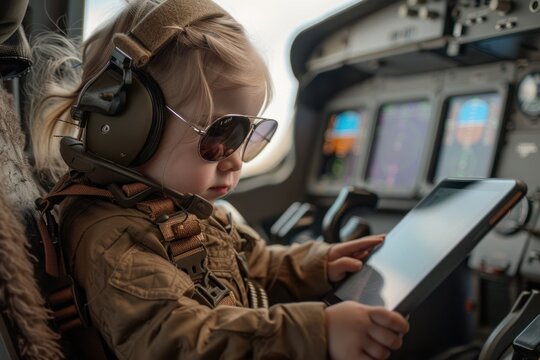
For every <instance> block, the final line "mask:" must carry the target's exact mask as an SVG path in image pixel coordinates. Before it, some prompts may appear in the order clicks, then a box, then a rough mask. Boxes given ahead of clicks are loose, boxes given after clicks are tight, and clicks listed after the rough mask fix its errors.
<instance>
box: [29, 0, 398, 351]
mask: <svg viewBox="0 0 540 360" xmlns="http://www.w3.org/2000/svg"><path fill="white" fill-rule="evenodd" d="M161 3H168V6H171V4H174V6H178V7H179V8H180V7H183V8H184V11H185V9H188V10H189V11H187V12H190V11H191V8H198V7H200V6H202V7H207V8H208V9H211V10H203V15H202V16H200V15H199V16H196V17H195V18H193V19H191V20H190V21H189V22H188V23H187V24H182V21H180V22H179V23H177V22H175V21H171V17H170V16H168V17H166V19H165V20H163V19H160V21H157V22H155V24H159V25H156V26H158V27H155V28H147V29H145V31H147V32H153V34H152V35H155V34H160V33H161V32H163V31H169V30H170V29H171V28H172V29H175V36H174V37H173V39H172V40H170V41H168V42H167V43H166V44H164V45H163V47H161V48H160V49H159V51H157V52H156V53H155V54H151V56H150V57H149V61H148V63H147V64H145V65H144V66H142V67H141V68H142V71H143V72H144V73H146V74H147V75H149V76H150V77H151V78H152V79H153V80H155V82H156V83H157V84H158V85H159V88H160V89H161V91H162V93H163V96H164V102H165V104H166V105H165V106H164V107H165V108H164V109H162V110H163V111H166V121H165V125H164V126H165V128H164V131H163V135H162V136H161V138H160V142H159V146H158V147H157V150H156V151H155V153H153V155H152V156H151V157H150V158H149V159H148V160H147V161H145V162H143V163H142V164H139V165H136V166H131V168H132V169H133V170H136V171H137V172H138V173H140V174H141V175H142V176H144V177H145V178H147V179H149V180H152V181H153V182H155V183H158V184H160V185H161V186H162V187H163V189H172V190H174V191H177V192H181V193H192V194H197V195H199V196H201V197H202V198H204V199H206V200H208V201H209V202H212V203H213V202H214V201H215V200H217V199H219V198H222V197H223V196H225V195H227V194H228V193H229V192H231V191H232V190H233V189H234V188H235V186H236V185H237V183H238V181H239V178H240V171H241V169H242V163H243V161H248V160H250V159H252V158H253V157H254V156H256V155H257V154H258V153H259V152H260V151H261V150H262V148H263V147H264V145H265V144H266V143H267V142H268V140H269V138H270V137H271V136H272V135H273V132H274V131H275V127H276V126H277V125H276V123H275V122H274V121H273V120H270V119H262V118H257V117H256V115H257V114H259V113H260V111H261V109H262V108H264V105H265V103H266V102H267V101H268V99H269V97H270V85H269V84H270V79H269V75H268V73H267V69H266V67H265V65H264V64H263V61H262V60H261V58H260V57H259V55H258V54H257V53H256V51H255V50H254V48H253V46H252V44H250V42H249V41H248V39H247V37H246V35H245V33H244V31H243V29H242V27H241V26H240V25H239V24H238V23H237V22H236V21H235V20H234V19H232V18H231V17H230V16H229V15H228V14H227V13H226V12H225V11H224V10H222V9H220V8H218V7H217V6H216V5H215V4H213V3H212V2H211V1H210V0H201V1H188V0H169V1H142V0H141V1H134V2H133V3H130V4H129V5H128V6H127V8H126V9H125V10H123V11H122V12H121V13H120V14H119V15H118V16H116V18H115V19H114V20H112V21H111V22H110V23H109V24H108V25H106V26H105V27H103V28H102V29H101V30H99V31H98V32H97V33H96V34H95V35H93V36H92V37H91V38H90V39H89V40H88V41H87V42H86V43H85V44H84V47H83V52H82V53H83V59H82V66H81V67H78V66H76V65H74V62H73V59H77V57H76V56H75V54H73V51H74V47H73V46H71V47H70V46H69V44H66V43H65V41H64V42H61V40H59V39H58V38H57V40H56V41H57V42H60V43H57V46H56V47H55V46H51V45H50V43H48V44H47V45H46V46H43V47H40V46H39V44H37V45H36V46H37V47H36V51H37V52H39V51H48V52H49V53H48V54H43V53H41V54H39V56H40V57H41V58H42V59H45V58H50V57H51V56H52V55H54V56H55V57H56V58H60V59H57V61H56V62H51V63H52V64H53V65H54V64H56V65H55V66H56V68H52V69H51V67H50V66H49V67H46V68H45V69H46V70H44V71H38V74H37V75H39V76H47V75H48V76H49V80H48V81H45V82H43V80H42V82H41V84H42V90H41V91H38V92H39V93H40V94H41V97H40V98H39V99H38V100H36V101H35V103H34V104H35V105H33V107H32V109H33V110H32V119H33V121H34V123H33V132H32V134H33V147H34V151H35V154H36V155H35V156H36V166H37V167H38V169H39V170H41V171H43V172H48V173H49V175H51V174H53V175H54V174H58V172H59V171H60V170H63V171H65V167H62V166H61V160H59V157H58V156H57V153H56V152H54V151H53V150H50V149H51V148H52V145H51V144H53V143H52V140H53V139H54V137H53V135H58V134H59V133H62V134H64V135H69V134H70V130H69V128H66V123H65V122H62V121H61V120H64V121H72V120H71V118H70V117H69V113H70V111H69V110H70V109H71V107H72V106H73V105H74V104H76V103H77V101H78V100H77V99H78V97H79V95H80V93H81V91H83V90H84V86H85V84H87V83H88V81H90V80H91V79H92V78H93V77H95V76H96V74H98V72H99V71H100V69H102V68H103V67H104V66H105V65H106V64H107V62H108V61H109V59H110V56H111V52H112V50H113V47H114V45H113V36H114V35H115V34H118V33H122V34H128V33H130V31H132V30H133V28H134V27H135V26H136V25H137V24H139V22H140V21H141V20H142V19H143V17H144V16H145V15H147V14H149V13H151V11H152V10H155V9H156V8H157V7H158V6H160V4H161ZM201 4H202V5H201ZM161 6H163V4H161ZM173 8H174V7H173ZM196 11H199V12H200V9H198V10H197V9H196ZM196 11H194V12H196ZM169 15H170V14H169ZM182 16H183V15H182V14H180V13H178V17H179V18H182ZM139 28H140V27H139ZM40 49H42V50H40ZM43 49H45V50H43ZM47 49H48V50H47ZM45 55H46V56H45ZM59 64H60V65H59ZM61 65H63V67H62V70H61V71H59V70H58V67H59V66H61ZM38 68H39V66H38ZM81 68H82V73H81ZM43 89H44V90H43ZM128 106H129V104H128ZM227 114H242V116H237V115H227ZM103 131H105V130H103ZM71 132H72V131H71ZM250 134H252V135H250ZM84 136H85V135H84V133H83V135H82V137H83V139H84ZM96 186H98V185H96ZM101 186H103V185H101ZM171 198H172V200H171ZM175 200H176V199H174V196H173V195H171V193H170V192H166V191H164V192H163V194H160V195H159V196H156V195H154V196H153V197H152V198H151V199H145V201H144V202H143V203H139V204H137V206H136V207H133V208H122V207H120V206H119V205H118V204H116V203H115V202H111V201H107V200H103V199H97V198H91V197H86V196H79V197H75V198H70V199H68V200H66V201H64V202H63V203H62V205H61V214H60V238H61V240H62V244H63V248H64V257H65V259H66V261H67V265H68V267H69V268H70V269H71V271H72V273H73V275H74V278H75V279H76V281H77V282H78V284H79V285H80V286H81V287H82V288H83V289H84V291H85V293H86V299H87V305H88V309H89V313H90V317H91V321H92V324H93V326H95V327H96V328H97V329H98V330H99V332H100V333H101V335H102V336H103V338H104V339H105V341H106V342H107V344H108V345H109V347H110V348H111V349H112V350H113V351H114V353H115V354H116V356H118V357H119V358H120V359H175V358H178V359H180V358H182V359H203V358H204V359H217V358H222V359H246V358H254V359H263V358H265V359H270V358H272V359H273V358H280V359H281V358H291V359H324V358H327V357H328V356H329V357H330V358H332V359H385V358H387V357H388V356H389V355H390V351H391V350H395V349H398V348H399V347H400V346H401V344H402V336H403V334H405V333H406V332H407V331H408V324H407V322H406V320H405V319H404V318H403V317H402V316H401V315H399V314H397V313H395V312H390V311H388V310H385V309H384V308H380V307H369V306H364V305H362V304H358V303H354V302H343V303H340V304H337V305H333V306H330V307H326V306H325V305H324V304H323V303H322V302H319V301H317V300H320V298H321V297H322V296H323V295H324V294H325V293H326V292H328V291H330V290H331V289H332V284H334V283H336V282H338V281H340V280H342V279H343V278H344V277H345V275H346V274H347V273H348V272H353V271H358V270H359V269H360V268H361V266H362V261H361V260H362V259H364V258H365V256H366V255H367V254H368V253H369V251H370V250H371V249H372V248H373V247H374V246H376V245H378V244H380V243H381V242H382V241H383V236H370V237H366V238H363V239H359V240H355V241H351V242H348V243H343V244H337V245H333V246H330V245H329V244H325V243H320V242H308V243H304V244H301V245H294V246H290V247H286V246H276V245H274V246H266V245H265V242H264V240H262V239H261V238H260V237H259V236H258V235H257V234H256V233H255V231H253V230H252V229H250V228H249V227H247V226H245V225H243V224H237V223H234V222H233V221H232V220H231V218H230V216H227V214H226V213H225V212H224V211H223V210H221V209H220V208H219V207H217V206H216V207H215V208H214V211H213V213H212V216H210V217H209V218H208V219H200V218H197V217H195V216H194V215H193V214H188V213H186V212H185V211H183V210H182V208H181V207H179V206H178V202H177V201H175ZM167 201H169V202H167ZM156 202H159V204H162V203H163V202H165V203H167V204H169V205H170V207H169V208H168V210H163V209H161V210H159V211H157V213H156V211H154V210H155V208H154V209H153V208H152V204H156ZM149 208H150V210H148V209H149ZM164 216H165V217H164ZM194 259H195V260H194ZM201 259H202V262H201V261H200V260H201ZM278 291H279V292H280V293H281V294H283V292H284V291H285V292H286V293H287V294H289V295H290V298H291V300H292V301H295V302H290V303H284V304H273V303H272V302H271V301H272V299H273V298H274V296H275V295H274V294H275V293H276V292H278ZM266 292H267V293H268V298H269V299H270V306H269V307H268V298H267V296H266Z"/></svg>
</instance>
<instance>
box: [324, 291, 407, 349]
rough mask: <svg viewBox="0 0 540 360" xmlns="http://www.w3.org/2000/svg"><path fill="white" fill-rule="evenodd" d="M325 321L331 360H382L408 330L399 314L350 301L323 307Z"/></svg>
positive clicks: (405, 321)
mask: <svg viewBox="0 0 540 360" xmlns="http://www.w3.org/2000/svg"><path fill="white" fill-rule="evenodd" d="M325 320H326V333H327V334H328V353H329V354H330V358H331V359H332V360H341V359H347V360H349V359H353V360H354V359H386V358H388V357H389V356H390V352H391V351H392V350H397V349H399V348H400V347H401V344H402V342H403V341H402V338H403V335H404V334H406V333H407V332H408V331H409V323H408V322H407V320H405V318H403V316H401V314H399V313H397V312H394V311H389V310H386V309H385V308H383V307H372V306H367V305H362V304H360V303H356V302H353V301H344V302H342V303H339V304H336V305H332V306H330V307H328V308H326V309H325Z"/></svg>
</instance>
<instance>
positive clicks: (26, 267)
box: [0, 88, 62, 359]
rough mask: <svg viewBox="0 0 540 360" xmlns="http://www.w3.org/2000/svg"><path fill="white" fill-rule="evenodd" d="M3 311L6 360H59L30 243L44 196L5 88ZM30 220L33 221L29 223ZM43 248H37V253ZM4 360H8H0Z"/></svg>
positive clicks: (1, 105)
mask: <svg viewBox="0 0 540 360" xmlns="http://www.w3.org/2000/svg"><path fill="white" fill-rule="evenodd" d="M0 164H1V165H0V166H1V167H0V184H2V186H1V187H0V306H1V308H2V323H1V325H2V326H1V333H2V343H1V344H2V345H1V346H2V347H3V350H0V351H4V352H5V354H3V355H6V354H7V355H6V358H7V359H9V358H14V357H15V358H16V357H18V356H20V357H22V358H28V359H38V358H40V359H43V358H46V359H58V358H61V357H62V353H61V350H60V346H59V344H58V339H59V336H58V335H57V334H56V333H55V332H54V331H53V330H52V329H51V328H50V327H49V324H48V321H49V319H50V312H49V311H48V310H47V308H46V307H45V302H44V300H43V296H42V294H41V291H40V289H39V286H38V283H37V281H36V278H35V275H34V274H35V271H34V264H33V263H32V261H31V259H34V260H35V259H36V258H35V257H34V256H32V255H31V253H30V250H31V249H32V246H31V244H30V242H29V238H31V236H30V237H29V236H27V234H31V233H32V232H33V230H32V229H31V227H30V228H28V230H27V227H26V226H25V225H24V224H25V223H26V222H28V223H29V224H32V223H33V221H34V220H33V207H34V205H33V202H34V199H35V198H36V197H37V196H39V191H38V187H37V185H36V182H35V181H33V177H32V173H31V171H30V167H29V165H28V162H27V160H26V156H25V154H24V135H23V133H22V131H21V128H20V122H19V119H18V116H17V115H16V113H15V111H14V106H13V103H12V100H11V96H10V95H9V94H8V93H7V91H5V90H4V89H2V88H0ZM27 220H29V221H27ZM37 245H39V244H33V246H34V248H35V246H37ZM1 358H2V359H4V357H3V356H2V357H1Z"/></svg>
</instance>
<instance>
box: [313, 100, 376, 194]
mask: <svg viewBox="0 0 540 360" xmlns="http://www.w3.org/2000/svg"><path fill="white" fill-rule="evenodd" d="M365 123H366V122H365V119H364V112H363V111H362V110H346V111H340V112H335V113H332V114H331V115H330V116H329V118H328V124H327V127H326V131H325V133H324V140H323V146H322V153H323V158H322V162H321V166H320V169H319V175H318V178H319V180H320V181H323V182H331V183H337V184H340V185H345V184H348V183H350V181H351V180H352V177H353V176H354V173H355V164H356V159H357V156H358V153H359V148H360V147H361V145H362V143H363V142H364V141H365V137H366V134H365V132H366V131H365Z"/></svg>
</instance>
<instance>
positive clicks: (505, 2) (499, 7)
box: [489, 0, 513, 14]
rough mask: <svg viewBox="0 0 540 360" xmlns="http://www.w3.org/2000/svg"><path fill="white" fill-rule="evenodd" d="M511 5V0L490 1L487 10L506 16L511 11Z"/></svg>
mask: <svg viewBox="0 0 540 360" xmlns="http://www.w3.org/2000/svg"><path fill="white" fill-rule="evenodd" d="M512 5H513V1H512V0H491V1H490V2H489V8H490V9H491V10H493V11H498V12H500V13H501V14H508V13H509V12H510V11H511V10H512Z"/></svg>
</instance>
